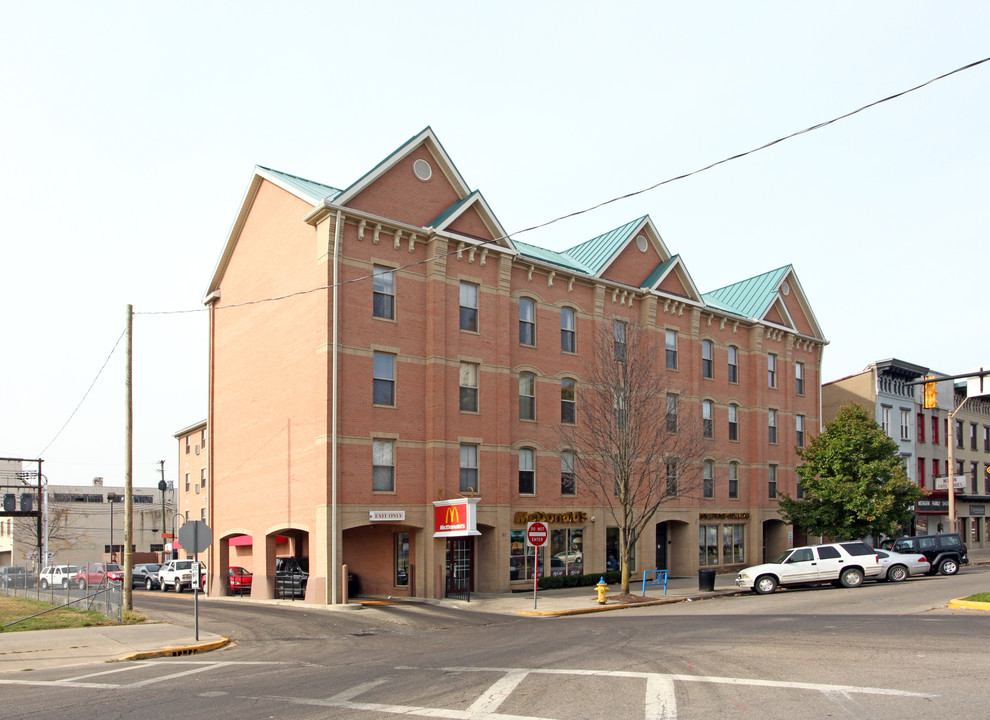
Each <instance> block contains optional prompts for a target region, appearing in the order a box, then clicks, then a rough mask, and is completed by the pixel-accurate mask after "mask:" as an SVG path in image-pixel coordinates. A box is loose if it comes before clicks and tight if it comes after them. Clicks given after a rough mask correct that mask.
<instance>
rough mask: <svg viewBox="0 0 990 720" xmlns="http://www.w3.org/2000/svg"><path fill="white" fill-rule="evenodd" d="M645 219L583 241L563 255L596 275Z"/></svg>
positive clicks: (632, 221) (642, 218) (639, 219)
mask: <svg viewBox="0 0 990 720" xmlns="http://www.w3.org/2000/svg"><path fill="white" fill-rule="evenodd" d="M646 217H647V216H646V215H644V216H643V217H641V218H637V219H636V220H631V221H630V222H627V223H626V224H625V225H622V226H621V227H617V228H615V229H614V230H609V231H608V232H607V233H604V234H602V235H599V236H598V237H593V238H591V240H585V241H584V242H583V243H581V244H580V245H575V246H574V247H572V248H570V249H569V250H565V251H564V252H563V254H564V255H567V256H568V257H569V258H571V259H572V260H574V261H576V262H578V263H580V264H581V265H583V266H584V267H586V268H588V269H587V270H586V272H588V273H590V274H591V275H597V274H598V273H599V272H600V271H601V269H602V268H603V267H604V266H605V263H606V262H607V261H608V259H609V258H611V257H612V256H613V255H614V254H615V251H616V250H618V249H619V248H620V247H622V245H623V244H625V243H626V241H628V240H629V236H630V235H631V234H632V233H633V232H634V231H635V230H636V229H637V228H638V227H639V226H640V225H641V224H642V223H643V221H644V220H646Z"/></svg>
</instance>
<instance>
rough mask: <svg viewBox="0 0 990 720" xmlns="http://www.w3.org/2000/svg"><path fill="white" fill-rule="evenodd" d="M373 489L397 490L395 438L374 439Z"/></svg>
mask: <svg viewBox="0 0 990 720" xmlns="http://www.w3.org/2000/svg"><path fill="white" fill-rule="evenodd" d="M371 489H372V490H374V491H376V492H395V440H374V441H372V449H371Z"/></svg>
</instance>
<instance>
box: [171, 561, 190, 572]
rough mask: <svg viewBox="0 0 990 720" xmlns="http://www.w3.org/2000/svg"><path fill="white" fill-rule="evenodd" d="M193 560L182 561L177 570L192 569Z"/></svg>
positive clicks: (177, 564)
mask: <svg viewBox="0 0 990 720" xmlns="http://www.w3.org/2000/svg"><path fill="white" fill-rule="evenodd" d="M192 564H193V561H192V560H180V561H179V562H177V563H176V564H175V569H176V570H189V569H190V568H191V567H192Z"/></svg>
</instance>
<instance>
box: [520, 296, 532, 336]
mask: <svg viewBox="0 0 990 720" xmlns="http://www.w3.org/2000/svg"><path fill="white" fill-rule="evenodd" d="M519 344H520V345H536V303H535V302H533V301H532V300H530V299H529V298H519Z"/></svg>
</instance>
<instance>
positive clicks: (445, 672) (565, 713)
mask: <svg viewBox="0 0 990 720" xmlns="http://www.w3.org/2000/svg"><path fill="white" fill-rule="evenodd" d="M988 585H990V570H988V569H985V568H968V569H965V570H964V571H963V572H961V573H960V574H959V575H957V576H954V577H931V578H917V579H911V580H909V581H907V582H904V583H900V584H876V583H868V584H867V585H865V586H863V587H861V588H856V589H850V590H845V589H835V588H831V587H828V588H821V589H809V590H790V591H786V592H778V593H776V594H774V595H770V596H755V595H741V596H738V597H722V598H717V599H712V600H705V601H700V602H690V603H688V602H684V603H678V604H673V605H658V606H650V607H643V608H635V609H630V610H623V611H620V612H611V613H601V614H594V615H575V616H566V617H551V618H542V617H523V616H514V615H507V614H494V613H482V612H477V611H465V610H462V609H458V608H450V607H437V606H431V605H422V604H415V605H413V604H396V605H380V606H374V607H370V608H365V609H363V610H361V611H357V612H327V611H321V610H319V609H312V608H306V607H304V606H302V605H301V604H300V605H299V606H298V607H288V608H287V607H284V606H266V605H257V604H253V603H248V602H244V603H238V602H230V601H209V600H207V601H201V602H200V606H199V607H200V624H201V627H202V628H204V629H206V630H208V631H210V632H215V633H220V634H223V635H229V636H231V637H233V638H234V639H235V641H236V642H235V644H234V645H232V646H230V647H228V648H225V649H223V650H219V651H215V652H212V653H208V654H204V655H198V656H193V657H189V658H176V659H169V660H166V659H156V660H148V661H141V662H126V663H114V664H110V665H92V666H87V667H84V668H80V667H75V668H61V669H52V670H46V671H38V672H32V673H30V674H29V673H19V674H18V677H16V678H15V682H4V683H3V684H2V685H0V718H4V719H6V718H26V717H31V718H36V717H41V716H48V717H58V718H60V719H61V718H65V719H67V720H75V719H76V718H97V717H99V718H107V717H129V718H144V717H147V718H158V717H170V718H175V717H183V716H184V715H190V716H193V717H208V718H228V717H229V718H346V719H350V718H354V719H355V720H358V719H362V720H363V719H367V718H387V717H394V716H396V715H410V716H413V717H433V718H438V717H439V718H479V719H481V718H484V719H486V720H517V719H518V718H547V719H557V718H559V719H560V720H564V719H565V718H566V719H567V720H574V719H580V718H610V719H611V718H620V719H623V718H636V719H637V720H638V719H639V718H647V720H652V719H653V718H712V717H718V718H721V717H726V716H729V715H731V716H732V717H733V718H736V717H741V718H746V717H753V718H756V717H759V718H789V719H790V718H793V717H806V718H826V717H838V718H898V720H903V719H904V718H929V717H933V716H949V717H953V718H954V719H955V720H966V719H968V718H974V719H975V718H985V717H987V716H988V714H990V713H988V701H987V697H986V693H985V691H984V687H985V678H986V677H987V676H988V673H990V657H988V654H987V653H986V637H987V634H988V631H990V613H981V612H978V611H971V610H955V609H947V608H946V607H945V605H946V602H947V599H948V598H950V597H960V596H962V595H965V594H969V593H973V592H978V591H984V590H986V589H987V586H988ZM135 606H136V607H137V608H138V609H139V610H142V611H144V612H145V613H147V614H149V615H150V616H151V617H153V618H155V619H161V620H168V621H169V622H173V623H176V624H180V625H186V624H190V625H191V623H192V615H191V613H192V602H191V598H190V597H189V596H175V595H171V594H168V595H166V594H156V593H148V594H144V593H135Z"/></svg>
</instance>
